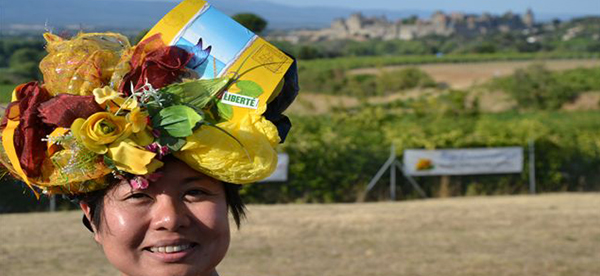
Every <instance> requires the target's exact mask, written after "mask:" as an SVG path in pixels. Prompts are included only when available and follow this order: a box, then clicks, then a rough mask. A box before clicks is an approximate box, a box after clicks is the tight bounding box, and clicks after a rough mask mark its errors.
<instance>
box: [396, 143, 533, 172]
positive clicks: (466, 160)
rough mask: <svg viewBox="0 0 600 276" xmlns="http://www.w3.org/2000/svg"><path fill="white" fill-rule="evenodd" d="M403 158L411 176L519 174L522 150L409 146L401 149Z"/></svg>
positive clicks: (521, 163) (512, 148) (511, 148)
mask: <svg viewBox="0 0 600 276" xmlns="http://www.w3.org/2000/svg"><path fill="white" fill-rule="evenodd" d="M403 161H404V167H405V169H406V171H407V173H408V174H409V175H414V176H425V175H470V174H504V173H520V172H522V171H523V149H522V148H520V147H508V148H481V149H448V150H411V149H409V150H405V151H404V160H403Z"/></svg>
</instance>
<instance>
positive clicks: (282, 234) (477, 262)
mask: <svg viewBox="0 0 600 276" xmlns="http://www.w3.org/2000/svg"><path fill="white" fill-rule="evenodd" d="M249 211H250V212H249V220H248V221H247V222H246V223H245V225H244V226H243V227H242V230H241V231H239V232H234V233H233V234H232V236H233V239H232V246H231V248H230V251H229V255H228V257H227V258H226V259H225V261H224V262H223V264H222V265H221V266H220V268H219V271H220V273H221V275H282V276H283V275H297V276H300V275H344V276H346V275H544V276H546V275H548V276H551V275H565V276H567V275H578V276H579V275H581V276H585V275H598V272H600V262H599V261H598V260H600V194H549V195H541V196H504V197H473V198H452V199H443V200H442V199H436V200H426V201H410V202H396V203H370V204H339V205H275V206H250V207H249ZM115 273H116V271H115V270H114V269H113V268H111V267H110V266H109V265H108V264H107V263H106V261H105V260H104V257H103V256H102V253H101V251H100V249H99V248H98V247H97V246H96V245H95V244H94V243H93V241H92V238H91V236H90V234H89V233H88V232H87V230H85V229H84V227H83V226H82V225H81V223H80V214H79V212H66V213H54V214H24V215H23V214H21V215H2V216H0V275H6V276H9V275H19V276H21V275H23V276H26V275H40V274H42V275H44V276H53V275H115Z"/></svg>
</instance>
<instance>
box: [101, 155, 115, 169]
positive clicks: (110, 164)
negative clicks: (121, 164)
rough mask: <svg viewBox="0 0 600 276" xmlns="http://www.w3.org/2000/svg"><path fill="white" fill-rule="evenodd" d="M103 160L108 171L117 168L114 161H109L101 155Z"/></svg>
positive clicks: (105, 156)
mask: <svg viewBox="0 0 600 276" xmlns="http://www.w3.org/2000/svg"><path fill="white" fill-rule="evenodd" d="M102 157H103V159H104V165H106V166H107V167H108V168H110V169H113V170H114V169H116V168H117V166H116V165H115V161H114V160H112V159H110V158H109V157H108V156H107V155H106V154H105V155H102Z"/></svg>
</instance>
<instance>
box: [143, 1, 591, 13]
mask: <svg viewBox="0 0 600 276" xmlns="http://www.w3.org/2000/svg"><path fill="white" fill-rule="evenodd" d="M131 1H161V2H175V3H176V2H180V0H131ZM218 1H219V0H212V1H211V0H208V2H209V3H210V2H218ZM230 1H231V0H230ZM230 1H228V2H230ZM252 1H260V2H272V3H277V4H283V5H289V6H297V7H314V6H330V7H346V8H352V9H356V10H360V9H368V8H371V9H391V10H425V11H430V10H438V9H439V10H443V11H446V12H450V11H463V12H476V13H480V12H491V13H496V14H498V13H504V12H506V11H508V10H512V11H513V12H516V13H522V12H524V11H525V10H526V9H527V8H532V9H533V11H534V12H536V13H557V14H580V15H583V14H589V15H600V0H454V1H452V0H418V1H415V0H413V1H407V0H300V1H294V0H238V1H237V2H239V3H240V4H242V5H250V4H251V2H252Z"/></svg>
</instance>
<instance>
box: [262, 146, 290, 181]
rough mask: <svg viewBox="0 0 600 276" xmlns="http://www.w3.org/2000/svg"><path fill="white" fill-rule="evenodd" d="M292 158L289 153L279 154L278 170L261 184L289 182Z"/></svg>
mask: <svg viewBox="0 0 600 276" xmlns="http://www.w3.org/2000/svg"><path fill="white" fill-rule="evenodd" d="M289 164H290V156H289V155H288V154H287V153H279V154H277V169H275V172H273V174H272V175H271V176H269V177H267V178H265V179H264V180H262V181H260V182H285V181H287V180H288V167H289Z"/></svg>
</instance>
